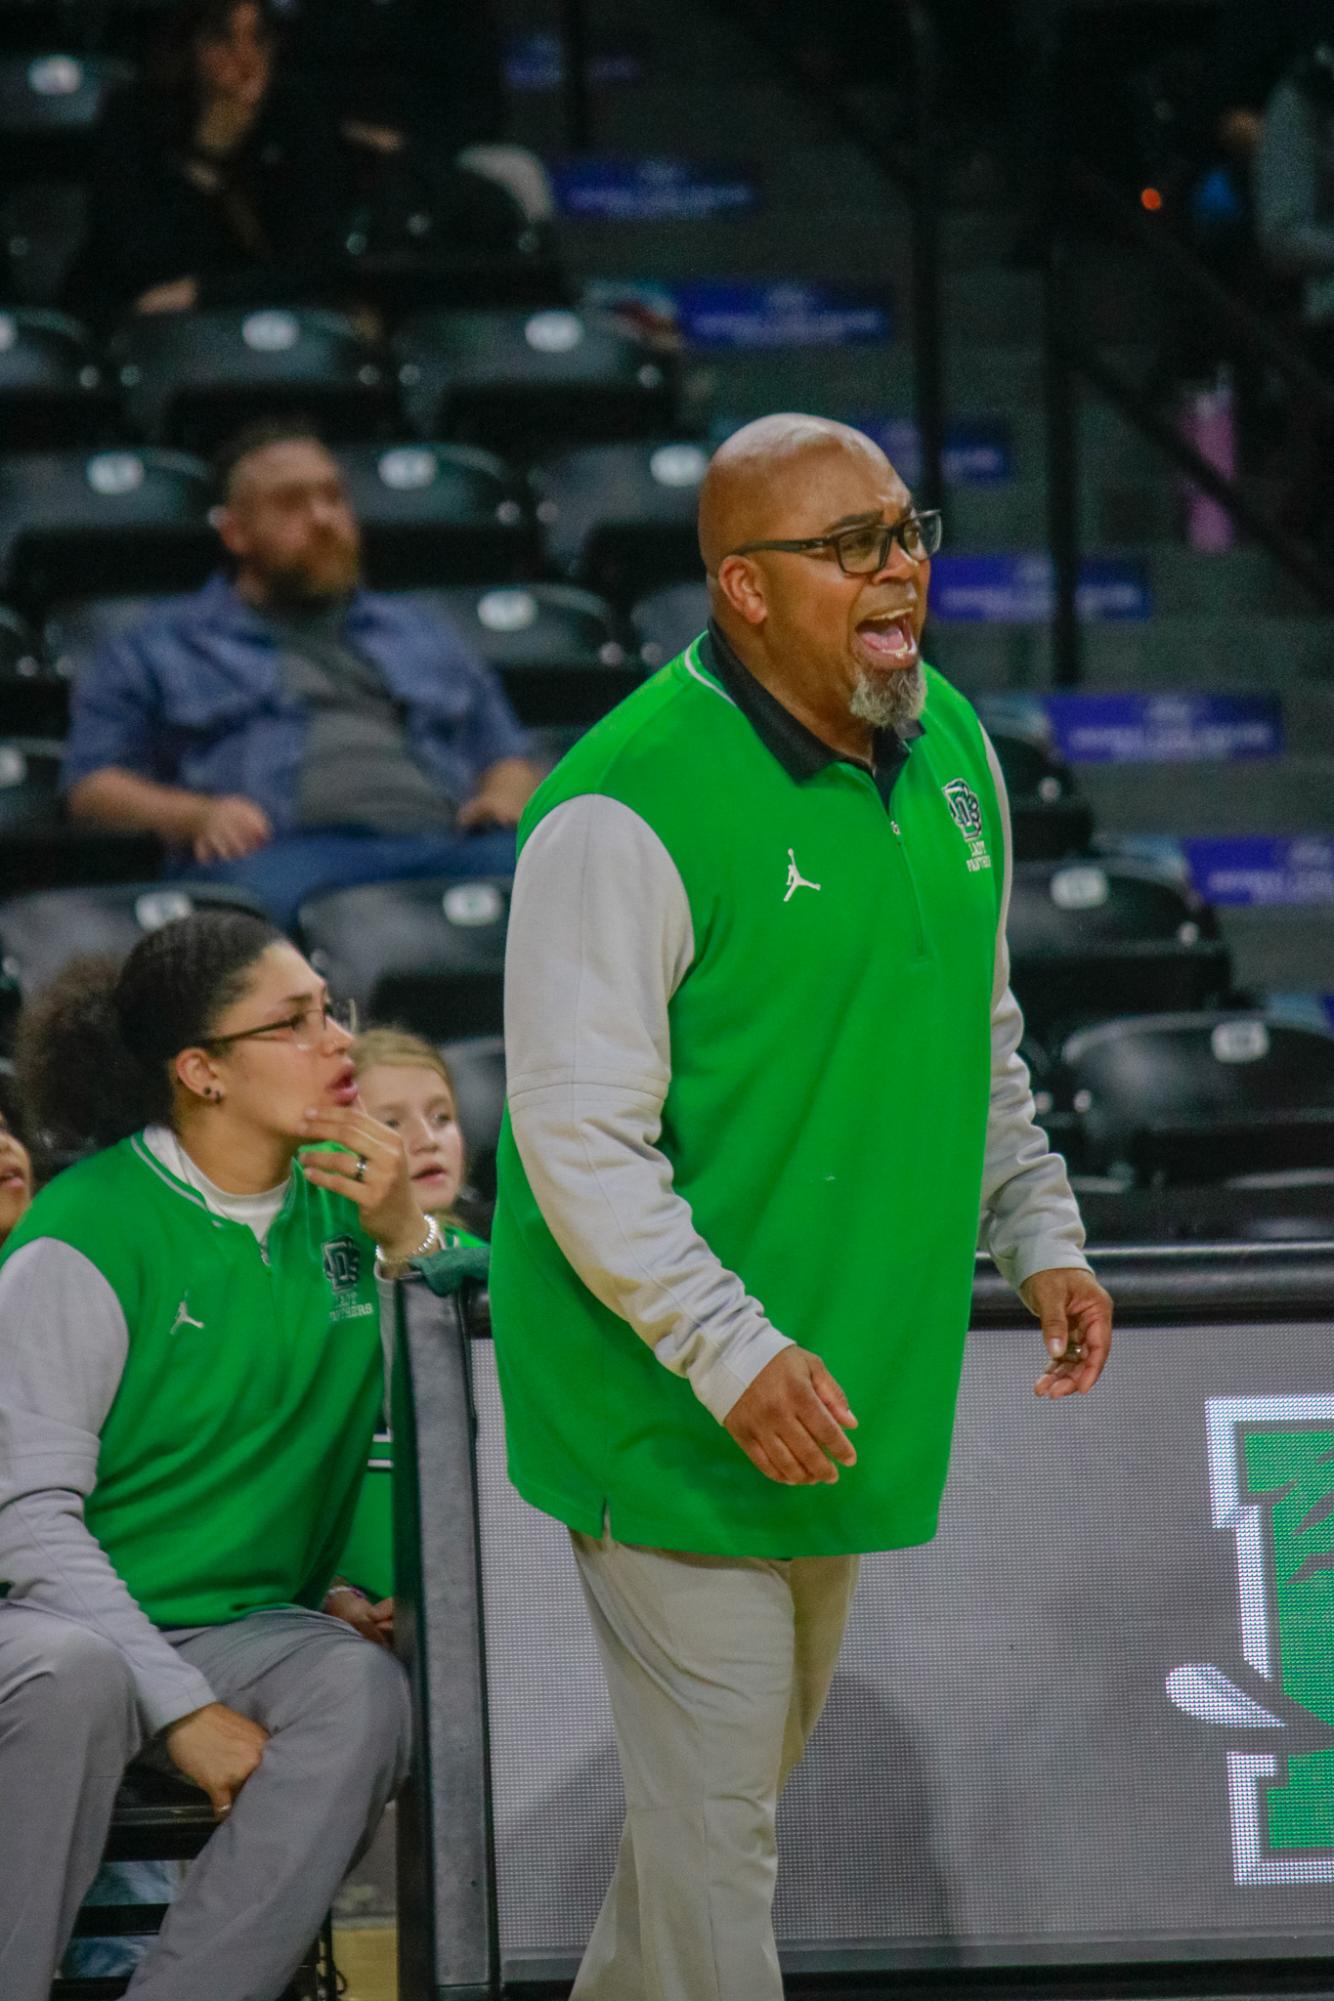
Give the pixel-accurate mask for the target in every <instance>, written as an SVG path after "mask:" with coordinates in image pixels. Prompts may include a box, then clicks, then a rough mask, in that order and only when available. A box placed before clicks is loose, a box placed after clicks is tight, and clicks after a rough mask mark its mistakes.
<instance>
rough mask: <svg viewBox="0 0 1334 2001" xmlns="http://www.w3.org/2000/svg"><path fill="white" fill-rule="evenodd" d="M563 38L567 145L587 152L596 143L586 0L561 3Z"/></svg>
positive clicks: (573, 149) (581, 151) (569, 0)
mask: <svg viewBox="0 0 1334 2001" xmlns="http://www.w3.org/2000/svg"><path fill="white" fill-rule="evenodd" d="M560 36H561V53H562V56H563V59H564V60H563V69H562V97H563V100H564V106H565V145H566V148H567V150H568V151H569V152H571V153H586V152H587V151H588V149H589V147H590V146H591V145H592V143H593V100H592V93H591V91H590V89H589V80H588V68H589V64H588V10H587V7H586V6H585V4H584V0H560Z"/></svg>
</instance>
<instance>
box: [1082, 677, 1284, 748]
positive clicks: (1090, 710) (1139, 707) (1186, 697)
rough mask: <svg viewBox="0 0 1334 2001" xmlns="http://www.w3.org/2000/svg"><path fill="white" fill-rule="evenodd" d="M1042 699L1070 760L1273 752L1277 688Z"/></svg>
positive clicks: (1278, 741)
mask: <svg viewBox="0 0 1334 2001" xmlns="http://www.w3.org/2000/svg"><path fill="white" fill-rule="evenodd" d="M1043 706H1044V707H1045V709H1046V712H1047V716H1048V719H1049V721H1050V723H1051V726H1052V734H1053V737H1054V739H1055V742H1056V745H1057V747H1058V749H1059V750H1060V751H1061V753H1062V755H1063V756H1064V757H1065V758H1067V759H1068V760H1069V762H1070V763H1071V764H1155V763H1168V762H1185V761H1195V762H1213V761H1225V760H1230V759H1236V758H1253V757H1280V756H1282V753H1283V708H1282V704H1281V702H1280V701H1279V698H1278V696H1277V695H1230V694H1229V695H1205V694H1178V693H1171V694H1153V695H1150V694H1132V695H1100V694H1077V695H1065V694H1061V695H1048V696H1046V697H1045V698H1044V704H1043Z"/></svg>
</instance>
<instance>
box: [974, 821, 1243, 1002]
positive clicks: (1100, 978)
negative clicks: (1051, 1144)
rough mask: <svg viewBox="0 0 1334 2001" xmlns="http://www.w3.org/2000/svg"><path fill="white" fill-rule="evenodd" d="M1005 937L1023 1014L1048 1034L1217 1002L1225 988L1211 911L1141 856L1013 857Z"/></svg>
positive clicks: (1224, 962) (1223, 958)
mask: <svg viewBox="0 0 1334 2001" xmlns="http://www.w3.org/2000/svg"><path fill="white" fill-rule="evenodd" d="M1009 940H1010V958H1011V968H1012V979H1013V984H1014V990H1015V992H1016V994H1017V995H1018V997H1019V1001H1020V1004H1021V1005H1022V1007H1023V1010H1024V1015H1025V1019H1026V1020H1027V1021H1028V1022H1029V1024H1030V1025H1031V1027H1032V1028H1033V1030H1034V1032H1035V1033H1036V1034H1037V1035H1040V1036H1044V1037H1045V1038H1046V1039H1048V1040H1050V1039H1051V1037H1052V1034H1053V1032H1054V1031H1060V1030H1062V1029H1065V1028H1073V1027H1074V1026H1075V1025H1076V1024H1077V1023H1080V1022H1086V1021H1089V1020H1090V1019H1093V1018H1102V1017H1106V1016H1108V1015H1111V1014H1139V1013H1157V1012H1162V1011H1165V1010H1167V1009H1172V1010H1177V1009H1181V1008H1192V1007H1204V1006H1208V1005H1215V1004H1217V1003H1218V1002H1219V1001H1220V1000H1222V999H1223V998H1224V996H1225V995H1226V993H1227V991H1228V986H1229V974H1230V967H1229V959H1228V952H1227V947H1226V946H1225V945H1224V944H1223V942H1222V940H1221V939H1220V938H1219V935H1218V926H1217V921H1216V919H1215V917H1214V914H1213V912H1212V910H1211V909H1210V908H1209V906H1208V905H1207V904H1206V903H1204V902H1202V901H1201V899H1200V898H1199V897H1197V896H1196V895H1195V894H1194V892H1193V891H1192V890H1190V889H1188V888H1185V887H1184V886H1182V885H1181V884H1179V883H1177V882H1175V881H1173V880H1172V879H1171V878H1170V877H1168V876H1166V875H1162V874H1160V873H1159V872H1158V871H1157V870H1155V869H1153V868H1151V867H1150V866H1149V865H1148V864H1147V863H1142V862H1134V861H1128V860H1120V859H1112V858H1110V857H1104V856H1099V857H1096V858H1090V859H1087V860H1083V861H1060V862H1051V861H1031V862H1030V861H1021V862H1019V863H1017V864H1016V866H1015V871H1014V887H1013V892H1012V895H1011V899H1010V922H1009Z"/></svg>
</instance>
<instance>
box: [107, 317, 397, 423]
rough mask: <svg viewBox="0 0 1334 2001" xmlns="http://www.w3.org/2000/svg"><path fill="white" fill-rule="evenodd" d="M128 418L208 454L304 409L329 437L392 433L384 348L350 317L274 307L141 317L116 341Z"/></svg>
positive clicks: (393, 407)
mask: <svg viewBox="0 0 1334 2001" xmlns="http://www.w3.org/2000/svg"><path fill="white" fill-rule="evenodd" d="M110 351H111V354H112V356H113V358H114V359H115V362H116V365H117V367H118V369H119V371H120V381H121V386H122V389H123V390H124V394H125V403H126V408H127V410H128V412H129V416H130V420H131V422H132V423H133V425H134V428H135V430H136V432H137V433H138V435H139V436H141V437H144V438H149V439H151V440H152V441H153V442H154V443H158V444H175V445H182V446H184V447H186V448H187V449H189V450H191V451H203V452H212V451H214V450H216V448H217V447H218V446H219V445H220V444H222V443H223V442H224V441H225V440H226V439H227V438H229V437H230V436H232V435H233V433H235V432H236V431H238V430H240V429H241V427H242V426H243V425H245V424H248V423H250V422H252V421H253V420H254V419H255V418H258V417H263V416H267V415H272V414H277V415H283V416H286V415H289V414H290V413H291V412H292V411H293V410H299V411H300V412H301V413H302V414H303V415H304V416H306V417H309V418H311V419H312V420H313V421H314V422H316V423H318V425H319V426H320V429H321V430H322V431H323V432H324V433H325V434H326V436H328V437H329V438H339V439H350V438H377V437H378V438H382V437H388V436H391V435H392V433H393V431H394V429H395V426H396V421H397V415H398V402H397V396H396V394H395V389H394V381H393V375H392V371H391V370H390V369H389V367H388V366H387V364H386V360H385V357H384V355H383V354H382V353H381V351H380V350H379V349H378V348H377V347H376V346H374V345H373V343H372V342H371V341H369V340H368V339H367V338H366V336H365V334H364V333H362V332H361V330H360V329H359V328H358V326H357V325H356V323H355V322H354V321H353V320H352V319H350V318H349V317H348V316H347V315H346V314H345V313H334V312H327V311H325V310H323V309H322V308H314V307H296V306H272V307H256V308H253V309H246V308H241V307H232V308H221V307H219V308H213V309H210V310H207V311H203V312H195V313H154V314H149V315H142V316H141V317H139V318H138V319H135V320H130V321H127V322H126V323H125V325H123V326H122V327H121V328H120V329H119V331H118V332H117V333H116V334H115V335H114V336H113V337H112V340H111V343H110Z"/></svg>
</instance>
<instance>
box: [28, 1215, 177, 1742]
mask: <svg viewBox="0 0 1334 2001" xmlns="http://www.w3.org/2000/svg"><path fill="white" fill-rule="evenodd" d="M128 1345H129V1343H128V1335H127V1332H126V1327H125V1316H124V1314H123V1313H122V1311H121V1306H120V1301H119V1300H118V1299H117V1297H116V1295H115V1293H114V1291H113V1290H112V1288H111V1287H110V1286H109V1285H108V1283H107V1281H106V1279H105V1278H104V1277H103V1276H102V1274H101V1272H100V1271H98V1269H97V1267H96V1266H95V1265H94V1264H92V1263H90V1261H89V1260H88V1259H87V1258H86V1257H84V1255H83V1253H82V1252H81V1251H77V1250H75V1249H74V1248H73V1246H72V1245H70V1244H64V1243H61V1242H59V1241H58V1240H57V1239H56V1238H53V1237H38V1238H35V1239H34V1241H33V1242H32V1243H29V1244H25V1245H23V1247H22V1249H20V1250H17V1251H15V1253H14V1254H13V1256H12V1257H10V1258H9V1259H7V1260H6V1262H5V1264H4V1265H3V1266H0V1579H3V1580H4V1581H5V1582H7V1583H8V1585H9V1593H8V1602H9V1603H10V1604H19V1605H31V1606H33V1607H34V1608H35V1609H37V1610H38V1611H42V1612H49V1613H51V1614H52V1615H53V1616H55V1617H56V1618H61V1619H69V1620H71V1621H72V1622H73V1623H74V1624H75V1625H79V1626H85V1627H87V1628H88V1630H89V1631H90V1632H94V1633H97V1634H99V1635H100V1636H101V1637H102V1638H103V1639H104V1640H109V1641H110V1642H111V1643H112V1645H113V1646H115V1647H117V1648H118V1649H119V1651H120V1652H121V1653H122V1654H123V1655H124V1657H125V1660H126V1662H127V1663H128V1665H129V1667H130V1670H131V1673H132V1674H133V1676H134V1683H135V1690H136V1695H137V1700H138V1706H139V1714H140V1720H141V1722H142V1724H143V1727H144V1730H145V1732H146V1733H147V1734H149V1735H151V1734H152V1733H153V1732H155V1731H158V1730H161V1729H163V1728H165V1726H166V1725H167V1724H168V1723H174V1722H175V1721H176V1720H177V1719H178V1718H179V1717H182V1716H187V1715H189V1713H190V1711H191V1710H194V1709H201V1708H202V1707H203V1706H204V1704H205V1703H206V1702H212V1701H213V1700H214V1697H213V1691H212V1690H211V1689H210V1687H209V1685H208V1683H207V1681H206V1680H205V1679H204V1677H203V1675H201V1674H200V1673H199V1672H198V1670H197V1669H195V1668H192V1667H190V1666H189V1665H188V1663H187V1662H185V1661H183V1660H182V1659H181V1657H180V1655H179V1654H178V1653H177V1652H176V1649H175V1648H174V1647H173V1646H172V1645H171V1644H170V1642H169V1641H168V1640H166V1639H164V1637H163V1635H162V1634H161V1633H160V1632H159V1630H158V1628H157V1627H156V1626H155V1625H154V1624H153V1622H152V1620H151V1619H149V1618H148V1617H147V1616H146V1615H145V1614H144V1613H143V1612H141V1611H140V1609H139V1607H138V1605H136V1604H135V1602H134V1599H133V1598H132V1597H131V1596H130V1594H129V1592H128V1591H127V1590H126V1588H125V1586H124V1584H122V1582H121V1580H120V1578H119V1577H118V1576H117V1575H116V1573H115V1571H114V1570H113V1569H112V1567H111V1564H110V1562H109V1561H108V1559H107V1556H106V1554H105V1552H104V1551H103V1549H102V1547H101V1545H100V1543H98V1541H97V1540H96V1538H95V1537H94V1536H93V1535H92V1534H91V1532H90V1531H89V1529H88V1527H87V1524H86V1523H85V1521H84V1516H83V1504H84V1500H85V1499H86V1497H87V1496H88V1495H89V1494H90V1493H91V1492H92V1490H93V1486H94V1484H95V1482H96V1479H97V1455H98V1448H99V1444H100V1438H99V1434H100V1432H101V1428H102V1425H103V1423H104V1422H105V1420H106V1415H107V1412H108V1411H109V1410H110V1408H111V1404H112V1400H113V1398H114V1397H115V1394H116V1391H117V1389H118V1387H119V1385H120V1379H121V1374H122V1371H123V1370H124V1367H125V1357H126V1354H127V1352H128Z"/></svg>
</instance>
